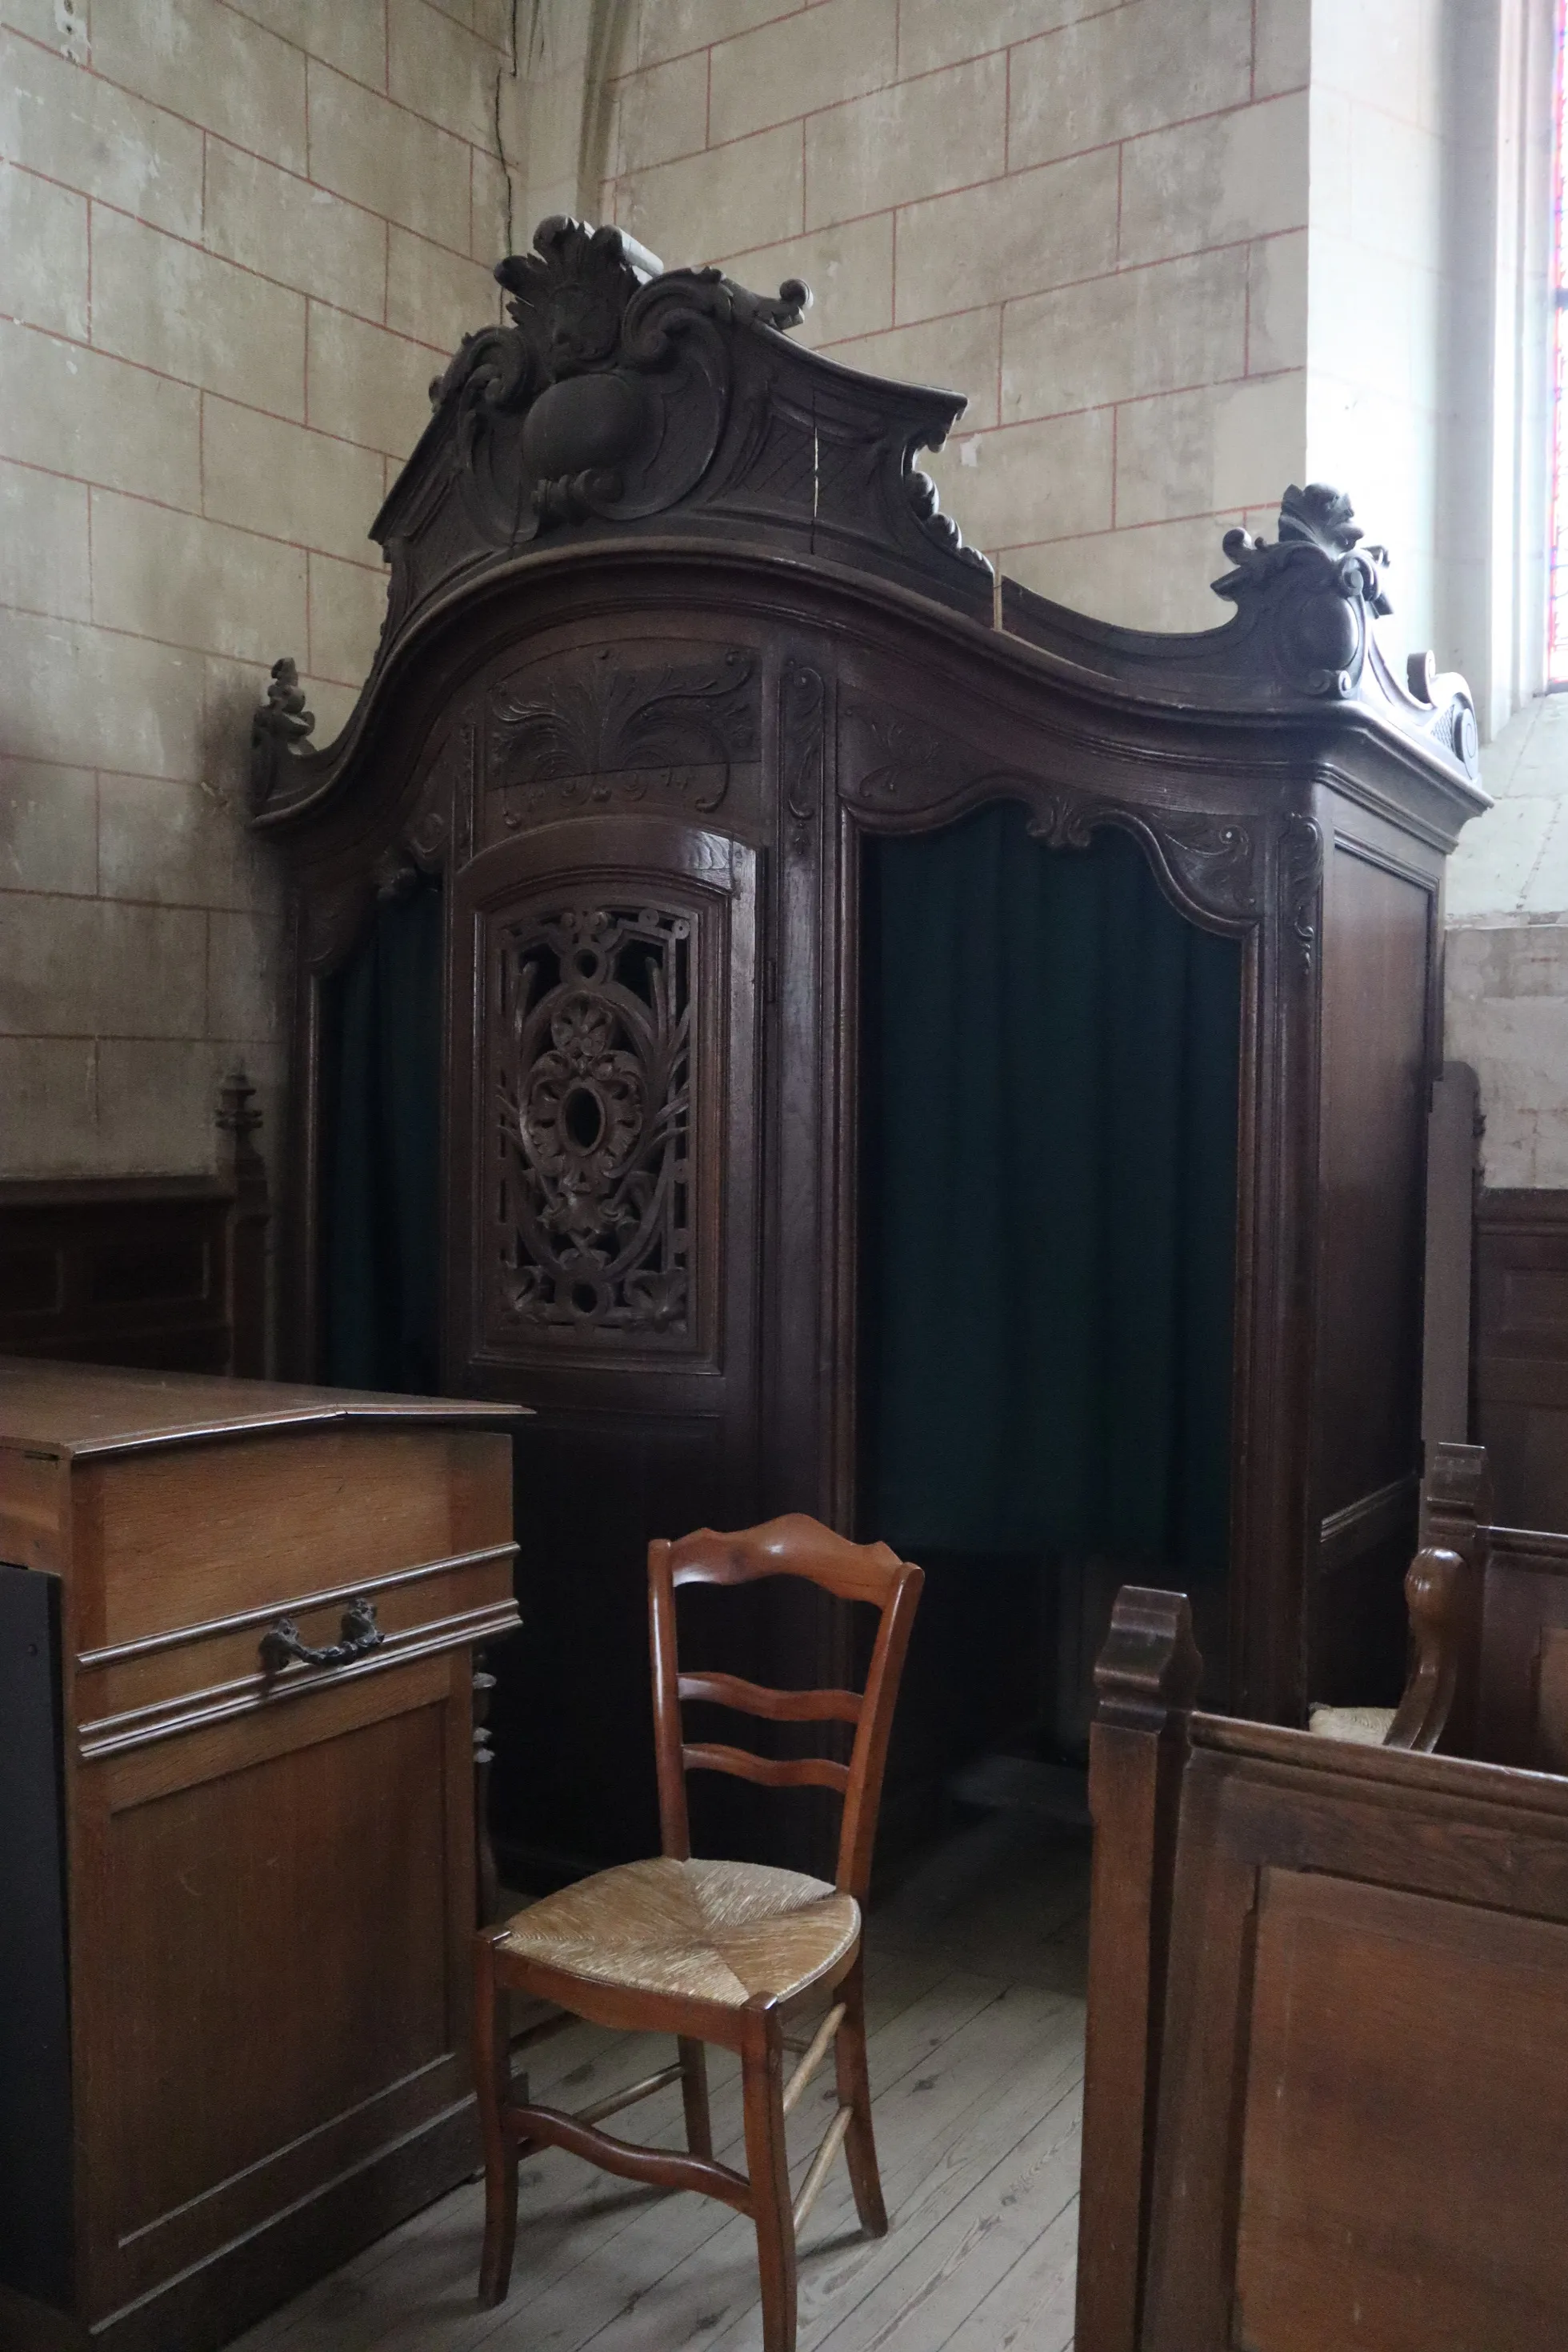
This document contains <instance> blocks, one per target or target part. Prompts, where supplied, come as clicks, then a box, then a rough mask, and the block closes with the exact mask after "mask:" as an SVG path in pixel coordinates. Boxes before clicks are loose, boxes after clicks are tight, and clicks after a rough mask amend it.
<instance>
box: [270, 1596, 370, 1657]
mask: <svg viewBox="0 0 1568 2352" xmlns="http://www.w3.org/2000/svg"><path fill="white" fill-rule="evenodd" d="M385 1639H386V1635H385V1634H384V1633H383V1632H382V1630H381V1627H380V1626H379V1625H378V1624H377V1623H376V1622H375V1603H374V1601H371V1600H369V1599H364V1598H362V1599H360V1600H358V1601H350V1602H349V1605H348V1607H347V1608H346V1609H345V1610H344V1611H343V1638H342V1641H341V1642H334V1643H332V1644H331V1648H330V1649H325V1650H312V1649H311V1648H310V1644H309V1643H305V1642H301V1640H300V1632H299V1628H298V1626H297V1625H296V1624H295V1622H294V1621H293V1619H292V1618H291V1617H279V1620H278V1622H277V1623H276V1625H271V1626H268V1630H267V1632H266V1633H263V1635H262V1636H261V1669H262V1672H263V1673H264V1674H268V1675H277V1674H281V1673H282V1671H283V1668H284V1667H285V1666H286V1665H287V1664H289V1660H290V1659H292V1658H298V1660H299V1661H300V1664H301V1665H302V1666H346V1665H348V1664H350V1663H351V1662H352V1661H353V1659H355V1658H363V1656H364V1655H365V1654H366V1653H367V1652H368V1651H371V1650H379V1649H380V1647H381V1645H382V1643H384V1641H385Z"/></svg>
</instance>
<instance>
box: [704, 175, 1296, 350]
mask: <svg viewBox="0 0 1568 2352" xmlns="http://www.w3.org/2000/svg"><path fill="white" fill-rule="evenodd" d="M900 210H907V207H906V206H900V207H898V208H897V210H895V211H894V213H893V218H894V221H895V236H896V234H897V230H896V222H897V213H898V211H900ZM884 217H885V215H883V214H881V213H861V214H860V215H858V218H857V220H856V221H854V222H845V221H836V222H835V223H834V224H833V226H835V227H836V228H844V227H854V226H858V223H859V221H866V220H880V219H882V218H884ZM807 234H808V235H809V234H812V232H809V231H808V232H807ZM1300 234H1301V231H1300V229H1299V228H1280V229H1270V230H1269V231H1268V233H1267V235H1265V236H1248V237H1237V238H1233V239H1231V240H1229V241H1228V242H1226V243H1225V244H1223V245H1199V246H1194V247H1193V248H1192V249H1191V251H1190V252H1187V253H1166V254H1160V255H1158V256H1157V257H1155V259H1153V260H1152V261H1126V262H1120V263H1118V264H1117V265H1116V266H1115V267H1114V268H1110V269H1096V270H1091V271H1090V272H1089V275H1088V276H1087V277H1085V278H1063V279H1062V280H1061V281H1060V282H1059V283H1058V285H1055V286H1035V287H1020V288H1019V289H1018V290H1017V291H1016V293H1008V294H997V295H994V296H993V297H992V299H991V300H990V301H988V302H966V303H965V304H964V305H963V309H962V310H931V311H927V312H922V313H921V316H920V317H919V318H914V319H900V318H897V317H895V318H893V319H892V320H889V323H888V325H887V326H885V327H868V328H865V329H864V330H863V331H861V332H860V333H859V334H856V335H834V336H832V337H831V338H830V339H829V340H828V341H825V342H822V343H819V344H817V345H816V346H815V348H816V350H818V351H824V352H827V351H836V350H837V347H838V346H839V344H840V343H862V342H869V341H870V340H871V338H872V337H873V336H874V335H890V334H896V333H897V332H899V331H900V329H902V328H904V327H930V326H939V325H941V323H942V320H946V319H965V318H968V317H970V316H971V315H972V314H973V312H974V311H976V310H1006V309H1007V308H1008V306H1009V304H1011V303H1014V302H1038V301H1044V300H1045V299H1046V297H1047V295H1051V294H1068V293H1072V292H1074V291H1076V289H1078V288H1079V287H1082V286H1100V285H1103V284H1105V283H1106V282H1107V281H1108V280H1109V279H1110V278H1133V277H1136V276H1137V274H1138V272H1139V271H1140V270H1143V269H1167V268H1171V266H1172V265H1173V263H1176V262H1181V261H1200V260H1203V259H1205V258H1206V257H1211V256H1213V255H1215V254H1216V253H1240V252H1244V251H1250V249H1251V247H1254V246H1256V245H1271V244H1274V243H1275V242H1276V241H1277V240H1278V239H1279V238H1280V237H1286V236H1300ZM769 250H770V248H769V247H766V246H757V247H752V251H753V252H760V253H765V252H767V251H769ZM896 251H897V247H896V245H895V253H896ZM746 258H747V256H746V255H745V254H743V253H742V254H735V255H732V256H731V260H732V261H733V262H734V263H736V264H737V265H738V264H739V263H741V262H743V261H744V260H745V259H746ZM1248 373H1250V371H1248ZM1258 373H1260V374H1264V375H1286V374H1289V373H1291V371H1290V370H1289V369H1286V368H1265V369H1261V370H1259V372H1258Z"/></svg>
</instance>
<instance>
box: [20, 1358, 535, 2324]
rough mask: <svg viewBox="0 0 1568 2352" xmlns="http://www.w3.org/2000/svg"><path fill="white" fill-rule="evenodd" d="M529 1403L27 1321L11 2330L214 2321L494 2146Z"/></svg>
mask: <svg viewBox="0 0 1568 2352" xmlns="http://www.w3.org/2000/svg"><path fill="white" fill-rule="evenodd" d="M512 1418H514V1416H512V1415H510V1414H509V1412H508V1411H507V1409H506V1408H505V1407H500V1408H499V1409H498V1408H494V1407H482V1406H465V1405H463V1404H458V1403H451V1404H447V1403H432V1402H426V1401H424V1400H420V1399H416V1398H382V1397H371V1396H363V1397H362V1396H358V1395H355V1394H353V1393H350V1392H345V1391H320V1390H308V1389H290V1388H280V1387H276V1386H273V1385H271V1384H269V1383H263V1382H259V1381H257V1382H251V1381H224V1380H208V1379H203V1378H191V1377H183V1376H179V1375H156V1374H142V1373H132V1372H108V1371H100V1370H89V1369H88V1368H85V1367H83V1368H78V1367H58V1368H57V1367H45V1366H39V1365H36V1364H24V1363H21V1362H19V1361H16V1360H12V1361H9V1362H6V1361H5V1360H0V1562H4V1563H5V1565H4V1566H0V1701H3V1702H4V1703H5V1721H6V1725H7V1732H6V1738H5V1743H4V1747H3V1748H0V1874H3V1876H4V1879H5V1882H6V1883H5V1884H4V1885H0V1916H3V1917H4V1921H5V1925H4V1927H3V1929H0V2340H3V2341H5V2343H6V2344H17V2345H19V2346H25V2347H32V2346H39V2347H43V2346H49V2347H54V2346H57V2345H58V2346H68V2345H84V2346H85V2345H87V2344H89V2343H91V2344H93V2345H102V2346H105V2347H114V2352H143V2347H144V2348H145V2352H154V2347H155V2352H203V2347H209V2346H216V2345H218V2344H221V2343H223V2342H225V2341H226V2340H227V2338H228V2337H229V2336H231V2335H233V2334H234V2333H236V2332H237V2330H238V2329H239V2328H240V2327H241V2326H244V2325H245V2324H246V2323H247V2321H248V2320H250V2319H252V2318H254V2317H255V2316H257V2315H259V2314H260V2313H261V2312H263V2311H265V2310H266V2309H268V2308H269V2307H270V2306H272V2305H275V2304H277V2303H279V2301H281V2300H283V2299H284V2298H286V2297H287V2296H288V2295H289V2294H291V2293H292V2292H294V2291H295V2290H296V2289H297V2288H298V2287H299V2286H300V2285H302V2284H304V2283H305V2282H306V2281H307V2280H308V2279H310V2278H311V2277H313V2276H315V2275H318V2274H319V2273H321V2272H322V2271H323V2270H326V2269H329V2268H331V2266H332V2265H333V2264H335V2263H338V2262H341V2261H342V2260H343V2259H344V2258H345V2256H346V2255H347V2254H348V2253H350V2252H352V2251H353V2249H354V2248H356V2247H357V2246H359V2245H360V2244H363V2242H366V2241H367V2240H369V2239H370V2238H372V2237H374V2235H376V2234H377V2233H378V2232H379V2231H382V2230H384V2229H385V2228H387V2227H389V2226H390V2225H391V2224H392V2223H394V2222H395V2221H398V2220H399V2219H401V2218H402V2217H403V2216H404V2215H405V2214H406V2213H408V2212H410V2211H412V2210H415V2209H416V2207H417V2206H418V2205H419V2204H421V2203H423V2202H425V2201H427V2200H429V2199H430V2198H432V2197H434V2196H436V2195H438V2194H439V2193H440V2192H441V2191H442V2190H443V2189H447V2188H448V2187H449V2186H451V2185H452V2184H453V2183H454V2182H455V2181H457V2180H458V2179H460V2178H462V2176H463V2174H464V2172H465V2171H466V2170H467V2169H468V2168H469V2166H470V2165H471V2163H472V2160H473V2149H474V2146H475V2135H474V2129H473V2124H472V2116H471V2102H470V2098H469V2093H468V2059H467V2051H466V2040H465V2033H466V2018H465V2008H466V1987H467V1981H468V1937H469V1933H470V1930H471V1928H472V1927H473V1924H474V1919H475V1909H476V1901H475V1885H476V1858H475V1821H474V1804H473V1770H472V1753H473V1738H472V1707H471V1698H470V1679H471V1663H470V1662H471V1652H472V1648H473V1645H474V1644H475V1643H479V1642H484V1641H488V1640H492V1639H494V1638H495V1637H496V1636H498V1635H500V1634H504V1633H507V1632H508V1631H509V1630H510V1628H511V1627H512V1626H513V1625H514V1624H515V1623H516V1620H517V1611H516V1604H515V1602H514V1601H513V1598H512V1582H511V1562H512V1555H513V1551H514V1549H515V1547H514V1545H513V1543H512V1540H511V1446H510V1438H509V1435H508V1433H507V1424H508V1423H509V1421H510V1419H512ZM301 1652H303V1653H304V1655H302V1656H301V1655H300V1653H301ZM322 1653H326V1655H324V1656H323V1655H322Z"/></svg>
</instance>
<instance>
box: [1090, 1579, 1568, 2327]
mask: <svg viewBox="0 0 1568 2352" xmlns="http://www.w3.org/2000/svg"><path fill="white" fill-rule="evenodd" d="M1151 1598H1152V1596H1149V1595H1147V1594H1142V1593H1140V1594H1131V1595H1126V1594H1124V1595H1123V1597H1122V1600H1121V1601H1120V1602H1119V1603H1118V1614H1117V1619H1116V1621H1115V1622H1114V1623H1113V1631H1112V1637H1111V1642H1110V1644H1109V1645H1108V1648H1107V1651H1106V1653H1105V1655H1104V1658H1103V1659H1102V1662H1101V1669H1100V1717H1098V1718H1097V1721H1096V1725H1095V1729H1094V1733H1093V1735H1092V1746H1091V1765H1090V1801H1091V1806H1092V1807H1093V1810H1094V1812H1095V1819H1096V1824H1097V1832H1098V1839H1099V1845H1098V1850H1097V1854H1096V1865H1095V1867H1096V1876H1095V1905H1096V1916H1095V1918H1094V1921H1093V1926H1092V1928H1091V1952H1092V1962H1091V1965H1092V1969H1093V1972H1094V1974H1093V1980H1092V1983H1091V1995H1090V2042H1089V2066H1088V2075H1087V2083H1086V2111H1085V2127H1084V2139H1085V2179H1084V2194H1083V2203H1082V2210H1081V2223H1080V2249H1079V2252H1080V2272H1079V2314H1078V2336H1077V2343H1078V2346H1079V2352H1220V2347H1238V2346H1247V2347H1251V2352H1307V2347H1314V2352H1317V2347H1322V2346H1324V2345H1330V2344H1331V2345H1335V2346H1347V2347H1350V2346H1354V2347H1365V2352H1463V2347H1473V2346H1476V2345H1478V2344H1483V2343H1484V2344H1486V2345H1488V2346H1497V2347H1503V2346H1507V2347H1510V2352H1536V2347H1539V2352H1546V2347H1548V2346H1556V2345H1558V2344H1559V2343H1560V2342H1561V2339H1562V2326H1563V2312H1564V2310H1568V2243H1565V2242H1564V2240H1563V2232H1562V2230H1561V2214H1562V2211H1563V2201H1564V2196H1565V2194H1568V2155H1565V2153H1564V2151H1565V2150H1568V1785H1564V1784H1563V1782H1562V1781H1560V1780H1556V1779H1554V1778H1552V1777H1550V1776H1546V1775H1542V1774H1537V1773H1533V1772H1527V1771H1522V1770H1520V1769H1512V1768H1508V1767H1502V1766H1498V1765H1491V1764H1479V1763H1475V1762H1471V1761H1468V1760H1464V1759H1458V1758H1451V1757H1444V1756H1422V1755H1417V1754H1413V1753H1409V1752H1402V1751H1398V1750H1395V1749H1393V1748H1365V1747H1355V1746H1352V1745H1350V1744H1346V1743H1341V1742H1338V1741H1327V1740H1321V1739H1316V1738H1313V1737H1312V1736H1311V1735H1310V1733H1301V1732H1296V1731H1289V1730H1282V1729H1276V1728H1273V1727H1266V1726H1261V1725H1254V1724H1246V1723H1237V1722H1233V1721H1229V1720H1226V1719H1225V1718H1222V1717H1212V1716H1205V1715H1202V1714H1195V1713H1192V1712H1189V1711H1188V1710H1187V1709H1186V1708H1185V1707H1184V1706H1182V1705H1181V1703H1180V1690H1181V1688H1182V1687H1183V1686H1184V1677H1183V1676H1179V1675H1177V1676H1174V1679H1173V1675H1174V1669H1173V1660H1174V1658H1175V1657H1176V1655H1177V1654H1178V1653H1179V1652H1180V1651H1181V1650H1182V1648H1183V1643H1182V1624H1181V1612H1182V1609H1183V1608H1184V1604H1183V1603H1181V1602H1180V1601H1179V1597H1178V1596H1169V1595H1168V1596H1163V1599H1164V1600H1165V1601H1166V1602H1167V1603H1173V1604H1174V1607H1173V1608H1169V1609H1168V1610H1167V1614H1166V1621H1165V1623H1164V1626H1163V1630H1162V1631H1161V1632H1160V1633H1158V1634H1157V1635H1156V1636H1154V1637H1152V1638H1151V1636H1150V1634H1149V1632H1148V1624H1149V1618H1150V1609H1149V1603H1150V1601H1151ZM1134 1639H1141V1640H1142V1648H1143V1654H1142V1661H1141V1676H1142V1694H1141V1704H1142V1721H1141V1722H1140V1723H1138V1724H1136V1725H1134V1724H1131V1723H1130V1722H1129V1721H1128V1720H1127V1712H1128V1708H1127V1699H1128V1695H1129V1694H1128V1688H1127V1684H1128V1677H1127V1675H1126V1673H1125V1670H1124V1669H1123V1668H1120V1667H1119V1666H1118V1664H1117V1655H1118V1651H1119V1649H1120V1651H1121V1654H1122V1655H1123V1656H1125V1654H1126V1653H1127V1649H1128V1644H1129V1642H1130V1640H1134ZM1132 1696H1133V1698H1134V1700H1135V1702H1138V1701H1139V1700H1140V1695H1139V1694H1137V1693H1134V1694H1132ZM1151 1822H1152V1823H1153V1824H1154V1826H1153V1830H1152V1833H1151V1829H1150V1824H1151ZM1102 1887H1111V1888H1115V1887H1120V1889H1121V1909H1120V1911H1119V1910H1118V1909H1117V1908H1116V1907H1115V1906H1113V1905H1112V1904H1111V1903H1110V1902H1109V1901H1108V1900H1107V1899H1105V1898H1104V1897H1102V1893H1101V1890H1102ZM1140 1888H1142V1889H1143V1890H1144V1894H1145V1902H1146V1904H1147V1906H1148V1907H1149V1909H1150V1910H1151V1911H1152V1912H1153V1911H1157V1910H1158V1909H1159V1907H1160V1906H1161V1905H1162V1904H1166V1905H1168V1911H1169V1930H1168V1935H1167V1936H1166V1937H1163V1939H1152V1938H1149V1937H1141V1936H1136V1935H1133V1934H1131V1933H1130V1932H1129V1929H1128V1927H1127V1914H1128V1912H1129V1911H1133V1912H1134V1913H1135V1911H1136V1901H1137V1893H1138V1890H1139V1889H1140ZM1135 2000H1142V2002H1143V2004H1144V2006H1145V2008H1146V2013H1147V2025H1146V2030H1145V2031H1144V2032H1142V2034H1139V2035H1136V2036H1134V2037H1133V2047H1132V2050H1131V2054H1130V2053H1129V2050H1128V2047H1127V2043H1126V2042H1125V2041H1124V2040H1120V2039H1117V2038H1114V2037H1115V2029H1116V2025H1117V2023H1118V2017H1117V2011H1118V2008H1119V2007H1120V2024H1121V2029H1122V2032H1123V2033H1124V2034H1130V2033H1131V2027H1132V2025H1133V2024H1134V2022H1135V2021H1134V2020H1133V2019H1132V2017H1131V2007H1132V2005H1133V2003H1134V2001H1135ZM1097 2011H1098V2015H1097ZM1097 2029H1098V2030H1097ZM1108 2044H1109V2046H1108Z"/></svg>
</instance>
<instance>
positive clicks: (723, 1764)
mask: <svg viewBox="0 0 1568 2352" xmlns="http://www.w3.org/2000/svg"><path fill="white" fill-rule="evenodd" d="M680 1760H681V1763H682V1764H683V1765H684V1766H685V1768H686V1769H687V1771H689V1772H698V1771H700V1772H733V1773H734V1774H735V1776H736V1778H737V1779H739V1780H760V1781H761V1782H762V1783H763V1787H764V1788H768V1789H837V1791H838V1793H839V1794H840V1796H842V1795H843V1793H844V1791H845V1790H846V1789H847V1788H848V1786H849V1767H848V1765H847V1764H836V1763H835V1762H834V1760H833V1759H832V1757H830V1756H753V1755H752V1751H751V1749H750V1748H724V1747H721V1746H720V1745H719V1744H718V1743H717V1742H715V1741H711V1740H699V1741H698V1742H697V1743H696V1744H695V1745H692V1744H691V1743H688V1744H687V1745H686V1746H684V1747H683V1748H681V1751H680Z"/></svg>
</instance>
